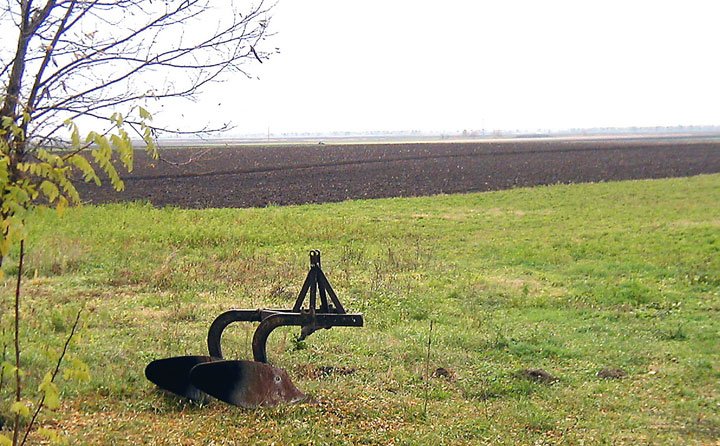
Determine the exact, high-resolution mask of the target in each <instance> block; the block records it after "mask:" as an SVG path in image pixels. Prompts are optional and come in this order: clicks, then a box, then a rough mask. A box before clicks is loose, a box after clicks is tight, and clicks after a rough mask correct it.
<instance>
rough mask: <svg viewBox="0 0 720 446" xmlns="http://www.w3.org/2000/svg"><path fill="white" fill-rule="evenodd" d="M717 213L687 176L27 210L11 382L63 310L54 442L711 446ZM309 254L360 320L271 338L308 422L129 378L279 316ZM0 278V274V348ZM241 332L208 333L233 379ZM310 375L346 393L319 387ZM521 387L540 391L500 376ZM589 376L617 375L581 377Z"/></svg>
mask: <svg viewBox="0 0 720 446" xmlns="http://www.w3.org/2000/svg"><path fill="white" fill-rule="evenodd" d="M718 203H720V175H706V176H697V177H691V178H679V179H671V180H652V181H632V182H619V183H601V184H582V185H571V186H562V185H560V186H550V187H537V188H531V189H516V190H510V191H501V192H490V193H482V194H467V195H452V196H437V197H430V198H412V199H382V200H371V201H351V202H344V203H337V204H327V205H306V206H291V207H268V208H262V209H218V210H202V211H196V210H183V209H175V208H165V209H157V208H153V207H151V206H149V205H144V204H126V205H106V206H100V207H92V206H88V207H83V208H79V209H72V210H70V211H68V212H67V215H66V216H65V217H63V218H58V217H57V215H56V213H55V212H53V211H45V212H42V211H38V212H37V213H36V214H34V215H33V218H32V219H31V221H30V222H29V223H30V228H29V229H30V234H31V235H30V240H29V243H28V250H29V254H28V257H27V259H26V261H27V269H26V271H27V280H26V282H25V287H24V305H23V308H22V311H23V314H24V315H25V319H24V320H23V336H24V338H25V339H26V340H27V341H26V343H25V345H26V347H25V351H24V356H23V360H24V363H25V364H26V368H27V369H29V370H33V371H35V372H34V374H33V375H31V376H28V377H27V378H26V379H27V380H28V386H29V387H30V388H33V387H36V386H37V381H38V379H39V378H40V377H41V376H42V374H44V373H45V371H46V370H47V369H48V368H50V366H51V363H52V362H53V361H54V358H55V357H56V356H57V354H58V352H59V350H60V349H61V347H62V342H63V340H64V338H65V336H66V335H67V331H68V330H69V328H70V325H71V324H72V320H73V317H74V314H75V312H76V311H77V309H78V308H79V307H81V306H84V308H85V309H86V311H85V312H84V313H83V318H82V325H81V331H80V336H79V337H77V338H75V340H74V342H73V344H72V348H71V352H70V354H71V357H72V358H78V359H80V360H82V361H84V362H85V363H87V364H89V365H90V373H91V379H90V381H89V382H84V383H74V382H65V381H61V385H62V390H63V405H62V407H61V408H60V409H58V410H55V411H51V412H46V413H45V415H44V418H43V419H42V425H44V426H47V427H51V428H54V429H58V430H60V431H62V432H63V433H64V435H66V438H67V439H68V441H69V442H71V443H73V444H103V445H110V444H118V445H120V444H123V445H127V444H184V445H185V444H187V445H211V444H212V445H240V444H268V445H269V444H276V445H280V444H308V445H309V444H314V445H323V444H377V445H387V444H436V445H440V444H442V445H444V444H448V445H451V444H507V445H515V444H576V445H579V444H587V445H596V444H597V445H602V444H608V445H610V444H613V445H618V444H628V445H639V444H658V445H667V444H708V445H716V444H718V438H720V385H719V384H718V383H719V382H720V317H718V312H720V205H718ZM313 248H317V249H320V250H321V251H322V252H323V269H324V270H325V272H326V274H327V275H328V278H329V279H330V282H331V283H332V284H333V286H334V288H335V289H336V291H337V292H338V295H339V297H340V299H341V300H342V301H343V303H344V304H345V306H346V307H348V308H349V310H352V311H359V312H363V313H364V314H365V320H366V327H365V328H362V329H357V328H334V329H332V330H322V331H321V332H318V333H316V334H314V335H313V336H311V337H310V338H309V339H308V340H306V341H304V342H303V343H297V342H295V341H294V336H295V335H296V334H297V333H296V332H297V330H296V329H295V330H293V329H289V328H288V329H279V330H276V331H275V332H274V334H273V336H272V337H271V339H270V342H269V345H268V355H269V357H270V360H271V361H272V362H274V363H275V364H276V365H279V366H281V367H283V368H284V369H286V370H287V371H288V372H289V373H290V375H291V376H292V377H293V379H294V381H295V383H296V385H297V386H298V387H299V388H300V389H302V390H304V391H306V392H308V393H310V394H311V395H312V396H313V397H314V398H316V399H317V400H319V403H318V404H317V405H300V406H287V407H279V408H275V409H269V410H243V409H239V408H235V407H229V406H226V405H223V404H221V403H211V404H209V405H207V406H198V405H193V404H185V403H183V402H181V401H179V400H176V399H174V398H173V397H169V396H166V395H164V394H162V393H160V392H159V391H157V390H155V389H154V388H153V386H152V385H151V384H150V383H149V382H147V381H146V380H145V378H144V376H143V369H144V367H145V365H146V364H147V363H148V362H149V361H151V360H153V359H157V358H160V357H166V356H176V355H183V354H205V353H206V346H205V336H206V333H207V328H208V327H209V324H210V322H212V320H213V319H214V317H215V316H217V315H218V314H219V313H220V312H222V311H224V310H226V309H229V308H233V307H235V308H258V307H288V306H291V305H292V301H293V300H294V298H295V296H296V294H297V292H298V290H299V288H300V285H301V284H302V281H303V279H304V278H305V274H306V272H307V268H308V258H307V252H308V250H310V249H313ZM14 270H16V266H14V265H13V262H12V261H10V262H6V265H5V280H6V282H5V285H4V288H3V290H2V296H3V306H2V308H3V313H4V314H3V316H2V317H3V319H2V321H3V327H6V328H8V327H10V323H9V321H10V319H9V314H8V309H9V308H10V299H11V296H12V290H13V283H12V281H11V279H12V277H11V276H12V273H13V271H14ZM431 323H432V324H433V329H432V332H430V325H431ZM252 328H254V327H252ZM251 334H252V331H251V327H250V326H242V325H241V324H234V325H232V326H230V327H229V328H228V330H226V335H225V336H224V338H223V341H224V344H223V350H224V352H225V354H226V357H231V358H232V357H243V358H249V356H250V337H251ZM428 336H431V357H430V361H429V369H430V372H431V373H432V371H434V370H436V369H437V368H439V367H442V368H444V369H446V370H448V374H449V375H450V376H449V377H443V376H440V377H430V378H429V379H426V373H425V369H426V354H427V346H428ZM6 337H7V338H8V339H9V332H8V331H7V330H6ZM29 341H32V344H30V342H29ZM10 352H11V349H10V348H9V349H8V354H10ZM72 358H71V359H72ZM68 364H69V365H72V363H71V362H69V363H68ZM321 366H334V367H344V368H345V369H340V370H346V371H351V370H354V373H348V374H340V373H338V374H331V375H330V376H319V375H321V374H319V373H318V371H319V370H320V367H321ZM536 368H542V369H544V370H546V371H547V372H548V373H550V374H552V375H554V376H555V377H557V378H558V379H557V380H556V381H553V382H547V383H546V382H541V381H533V380H531V379H527V378H525V377H523V376H522V374H520V373H519V371H520V370H523V369H536ZM606 368H620V369H622V370H623V371H625V372H626V373H627V376H626V377H624V378H621V379H607V378H601V377H598V376H597V372H598V371H599V370H601V369H606ZM11 390H12V389H11V388H9V387H8V385H7V384H5V387H4V389H3V390H2V394H1V395H0V396H1V399H0V401H3V402H2V405H3V406H2V408H3V410H5V409H6V407H5V404H6V401H9V400H10V391H11ZM426 402H427V410H426V411H425V410H424V406H425V404H426Z"/></svg>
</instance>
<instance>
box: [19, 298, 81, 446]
mask: <svg viewBox="0 0 720 446" xmlns="http://www.w3.org/2000/svg"><path fill="white" fill-rule="evenodd" d="M82 310H83V309H82V308H80V309H79V310H78V312H77V315H76V316H75V322H74V323H73V326H72V329H71V330H70V334H69V335H68V337H67V339H65V345H63V349H62V353H60V357H59V358H58V360H57V364H55V370H53V373H52V377H51V378H50V382H53V381H55V377H56V376H57V374H58V372H59V371H60V365H61V364H62V361H63V359H64V358H65V353H67V349H68V345H70V341H71V340H72V338H73V336H74V335H75V330H76V329H77V326H78V323H79V322H80V314H81V313H82ZM44 404H45V395H44V394H43V396H41V397H40V400H39V401H38V402H37V407H36V408H35V413H33V416H32V418H31V419H30V423H28V426H27V430H26V431H25V435H24V436H23V439H22V441H21V442H20V446H23V445H24V444H25V441H26V440H27V437H28V434H29V433H30V429H32V426H33V424H34V423H35V419H36V418H37V416H38V414H39V413H40V409H42V407H43V405H44Z"/></svg>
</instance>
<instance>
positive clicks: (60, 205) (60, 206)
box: [57, 195, 68, 217]
mask: <svg viewBox="0 0 720 446" xmlns="http://www.w3.org/2000/svg"><path fill="white" fill-rule="evenodd" d="M67 206H68V201H67V198H65V197H63V196H62V195H60V198H59V199H58V202H57V213H58V217H62V216H63V214H64V213H65V209H66V208H67Z"/></svg>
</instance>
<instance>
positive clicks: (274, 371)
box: [190, 361, 309, 408]
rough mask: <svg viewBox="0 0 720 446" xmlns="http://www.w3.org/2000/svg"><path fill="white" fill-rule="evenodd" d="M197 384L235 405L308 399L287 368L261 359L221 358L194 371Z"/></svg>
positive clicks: (288, 402) (192, 375) (259, 404)
mask: <svg viewBox="0 0 720 446" xmlns="http://www.w3.org/2000/svg"><path fill="white" fill-rule="evenodd" d="M190 381H191V382H192V384H193V386H195V387H196V388H198V389H200V390H202V391H203V392H205V393H207V394H208V395H212V396H214V397H215V398H217V399H219V400H220V401H225V402H226V403H229V404H234V405H235V406H240V407H245V408H254V407H274V406H277V405H278V404H294V403H302V402H306V401H308V400H309V399H308V396H307V395H305V394H304V393H302V392H301V391H299V390H298V389H297V387H295V385H294V384H293V383H292V381H291V380H290V377H289V376H288V374H287V373H286V372H285V370H283V369H280V368H278V367H273V366H270V365H267V364H263V363H262V362H257V361H217V362H208V363H204V364H198V365H197V366H195V367H193V368H192V370H191V371H190Z"/></svg>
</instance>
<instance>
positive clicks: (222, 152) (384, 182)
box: [79, 138, 720, 208]
mask: <svg viewBox="0 0 720 446" xmlns="http://www.w3.org/2000/svg"><path fill="white" fill-rule="evenodd" d="M205 151H206V149H203V148H186V149H172V150H163V151H162V157H163V158H165V159H168V160H170V161H172V162H176V163H184V162H185V161H187V160H189V159H192V158H198V159H197V160H195V161H193V162H191V163H189V164H186V165H171V164H167V163H164V162H162V161H151V160H149V159H148V158H147V156H146V155H145V154H144V153H141V152H138V156H137V159H136V163H135V170H134V172H133V173H132V174H129V175H128V174H126V175H124V176H123V178H124V179H125V186H126V190H125V191H124V192H122V193H116V192H114V191H113V190H112V189H111V188H110V187H108V186H107V185H103V187H100V188H98V187H96V186H94V185H85V184H82V185H80V187H79V189H80V193H81V196H82V197H84V198H85V199H86V201H87V202H89V203H107V202H116V201H134V200H147V201H149V202H151V203H152V204H154V205H157V206H179V207H188V208H219V207H252V206H266V205H268V204H278V205H288V204H301V203H324V202H334V201H343V200H351V199H362V198H382V197H407V196H421V195H435V194H443V193H458V192H478V191H489V190H497V189H508V188H513V187H525V186H536V185H544V184H556V183H581V182H598V181H611V180H628V179H641V178H665V177H679V176H690V175H697V174H703V173H717V172H720V139H714V138H704V139H699V138H696V139H691V138H687V139H683V138H668V139H659V138H658V139H640V138H637V139H626V140H599V139H598V140H585V141H578V140H574V141H571V140H550V139H548V140H532V141H523V140H509V141H502V142H477V143H432V144H421V143H418V144H354V145H329V144H328V145H318V146H308V145H306V146H236V147H221V148H213V149H212V150H210V151H209V152H207V153H205V154H204V155H202V156H199V157H198V155H200V154H202V153H203V152H205ZM153 165H154V167H153Z"/></svg>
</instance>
